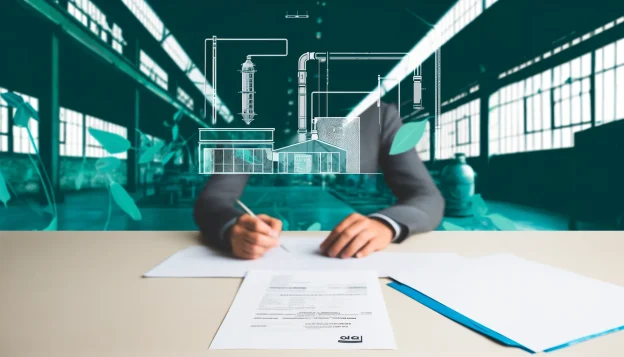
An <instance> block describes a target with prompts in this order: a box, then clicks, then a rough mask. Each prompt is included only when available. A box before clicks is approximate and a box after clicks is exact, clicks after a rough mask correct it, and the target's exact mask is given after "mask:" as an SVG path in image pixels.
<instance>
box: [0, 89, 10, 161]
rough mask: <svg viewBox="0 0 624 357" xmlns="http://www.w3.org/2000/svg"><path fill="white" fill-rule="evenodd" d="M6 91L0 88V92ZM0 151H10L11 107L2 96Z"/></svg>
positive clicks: (0, 100)
mask: <svg viewBox="0 0 624 357" xmlns="http://www.w3.org/2000/svg"><path fill="white" fill-rule="evenodd" d="M6 91H7V90H6V89H3V88H0V93H4V92H6ZM0 151H1V152H7V151H9V107H8V106H7V104H6V102H5V101H4V99H2V97H0Z"/></svg>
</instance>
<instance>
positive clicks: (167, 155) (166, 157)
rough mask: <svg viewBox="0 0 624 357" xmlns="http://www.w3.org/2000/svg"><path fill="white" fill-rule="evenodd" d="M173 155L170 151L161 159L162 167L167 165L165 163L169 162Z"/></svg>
mask: <svg viewBox="0 0 624 357" xmlns="http://www.w3.org/2000/svg"><path fill="white" fill-rule="evenodd" d="M174 154H175V151H171V152H168V153H167V154H166V155H165V156H164V157H163V159H162V164H163V165H167V163H168V162H169V160H171V158H172V157H173V155H174Z"/></svg>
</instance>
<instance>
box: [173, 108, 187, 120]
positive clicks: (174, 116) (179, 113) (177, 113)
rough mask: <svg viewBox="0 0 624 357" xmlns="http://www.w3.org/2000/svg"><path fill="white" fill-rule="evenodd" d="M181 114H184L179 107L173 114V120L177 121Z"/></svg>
mask: <svg viewBox="0 0 624 357" xmlns="http://www.w3.org/2000/svg"><path fill="white" fill-rule="evenodd" d="M183 116H184V111H183V110H182V109H180V110H178V111H177V112H176V113H175V114H174V115H173V121H174V122H176V121H179V120H180V119H182V117H183Z"/></svg>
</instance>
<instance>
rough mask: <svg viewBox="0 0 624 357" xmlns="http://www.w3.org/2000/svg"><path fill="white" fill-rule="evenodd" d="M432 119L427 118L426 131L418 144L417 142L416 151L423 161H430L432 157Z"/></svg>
mask: <svg viewBox="0 0 624 357" xmlns="http://www.w3.org/2000/svg"><path fill="white" fill-rule="evenodd" d="M430 124H431V121H430V120H427V123H426V124H425V132H424V133H423V136H422V138H420V141H419V142H418V144H416V152H417V153H418V156H419V157H420V159H421V160H422V161H429V160H430V159H431V156H430V155H431V134H430V133H431V125H430Z"/></svg>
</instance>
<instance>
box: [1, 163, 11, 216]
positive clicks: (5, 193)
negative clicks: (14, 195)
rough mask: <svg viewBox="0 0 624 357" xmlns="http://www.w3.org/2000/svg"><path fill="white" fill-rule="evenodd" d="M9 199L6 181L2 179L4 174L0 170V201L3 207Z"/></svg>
mask: <svg viewBox="0 0 624 357" xmlns="http://www.w3.org/2000/svg"><path fill="white" fill-rule="evenodd" d="M10 199H11V194H10V193H9V189H8V187H7V184H6V181H5V180H4V176H3V175H2V171H0V201H2V203H4V207H6V206H7V202H9V200H10Z"/></svg>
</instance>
